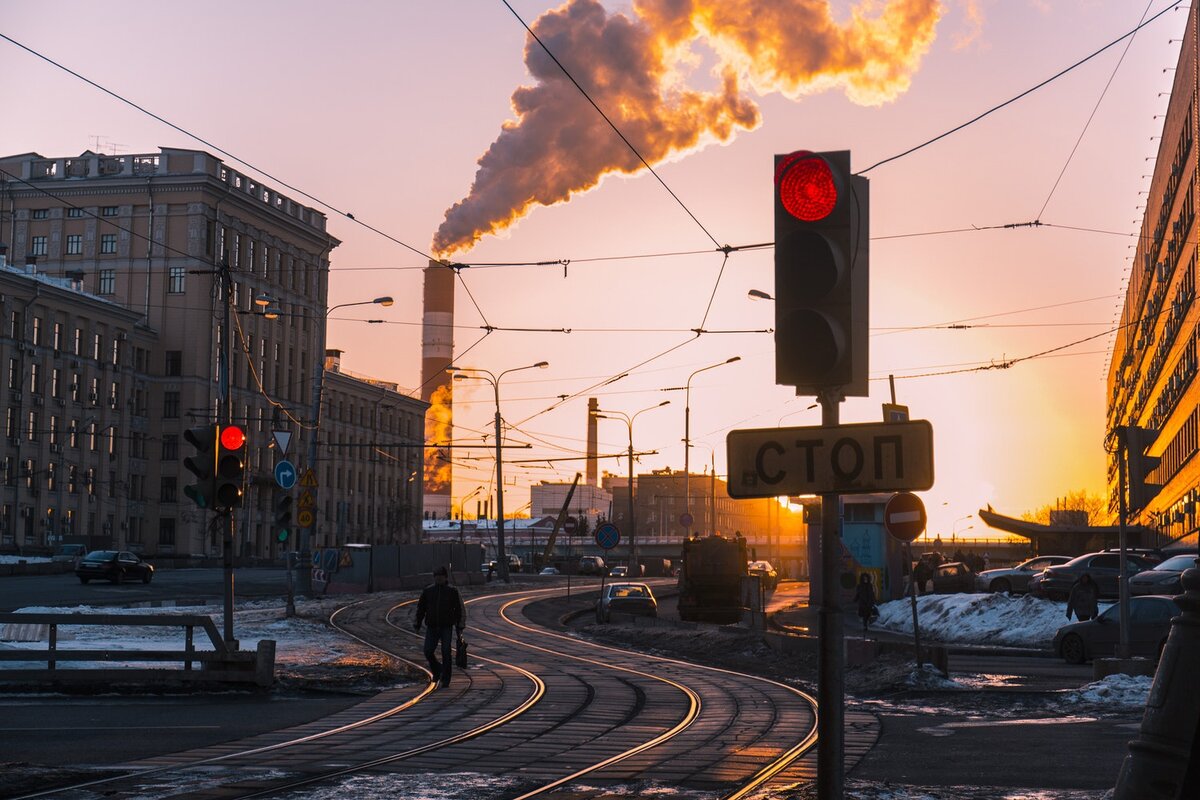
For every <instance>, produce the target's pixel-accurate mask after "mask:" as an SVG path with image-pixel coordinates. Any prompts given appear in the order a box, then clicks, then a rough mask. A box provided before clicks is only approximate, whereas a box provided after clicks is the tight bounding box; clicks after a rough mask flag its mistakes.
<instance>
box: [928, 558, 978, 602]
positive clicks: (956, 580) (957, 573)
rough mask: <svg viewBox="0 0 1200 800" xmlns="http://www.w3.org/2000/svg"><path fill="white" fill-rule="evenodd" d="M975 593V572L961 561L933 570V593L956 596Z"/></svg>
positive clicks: (940, 565) (942, 565) (939, 566)
mask: <svg viewBox="0 0 1200 800" xmlns="http://www.w3.org/2000/svg"><path fill="white" fill-rule="evenodd" d="M973 591H975V572H974V570H972V569H971V568H970V567H968V566H967V565H966V564H964V563H962V562H961V561H951V562H950V563H948V564H939V565H938V566H937V567H936V568H934V570H933V593H934V594H955V593H957V592H973Z"/></svg>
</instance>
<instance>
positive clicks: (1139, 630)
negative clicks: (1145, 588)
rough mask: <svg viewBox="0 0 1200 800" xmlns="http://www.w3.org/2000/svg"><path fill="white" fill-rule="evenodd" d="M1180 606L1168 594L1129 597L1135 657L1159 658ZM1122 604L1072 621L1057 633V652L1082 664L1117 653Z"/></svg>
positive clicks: (1130, 635) (1055, 639)
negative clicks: (1081, 619)
mask: <svg viewBox="0 0 1200 800" xmlns="http://www.w3.org/2000/svg"><path fill="white" fill-rule="evenodd" d="M1178 614H1179V606H1177V605H1175V601H1174V600H1173V599H1172V598H1170V597H1168V596H1167V595H1159V594H1150V595H1143V596H1141V597H1131V598H1129V651H1130V654H1131V655H1134V656H1144V657H1145V658H1153V659H1157V658H1158V657H1159V655H1161V654H1162V649H1163V646H1164V645H1165V644H1166V643H1167V634H1169V633H1170V632H1171V618H1172V617H1174V616H1177V615H1178ZM1120 618H1121V607H1120V605H1112V606H1109V607H1108V608H1107V609H1105V610H1104V612H1103V613H1101V614H1100V616H1098V617H1096V618H1094V619H1089V620H1087V621H1086V622H1073V623H1071V624H1070V625H1064V626H1063V627H1061V628H1059V629H1058V633H1056V634H1055V635H1054V653H1055V655H1057V656H1059V657H1061V658H1062V659H1064V660H1065V661H1066V662H1067V663H1069V664H1082V663H1084V662H1085V661H1090V660H1092V659H1094V658H1098V657H1104V656H1111V655H1113V654H1114V653H1116V650H1117V642H1118V640H1119V639H1120V636H1121V625H1120Z"/></svg>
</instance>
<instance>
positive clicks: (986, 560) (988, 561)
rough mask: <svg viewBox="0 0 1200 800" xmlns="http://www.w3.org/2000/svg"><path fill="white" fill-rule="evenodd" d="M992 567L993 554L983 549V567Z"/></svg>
mask: <svg viewBox="0 0 1200 800" xmlns="http://www.w3.org/2000/svg"><path fill="white" fill-rule="evenodd" d="M991 567H992V554H991V553H990V552H989V551H987V550H984V551H983V568H984V569H991Z"/></svg>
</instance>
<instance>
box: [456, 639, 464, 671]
mask: <svg viewBox="0 0 1200 800" xmlns="http://www.w3.org/2000/svg"><path fill="white" fill-rule="evenodd" d="M454 665H455V666H456V667H458V668H459V669H466V668H467V640H466V639H464V638H463V637H462V636H459V637H458V646H457V647H455V648H454Z"/></svg>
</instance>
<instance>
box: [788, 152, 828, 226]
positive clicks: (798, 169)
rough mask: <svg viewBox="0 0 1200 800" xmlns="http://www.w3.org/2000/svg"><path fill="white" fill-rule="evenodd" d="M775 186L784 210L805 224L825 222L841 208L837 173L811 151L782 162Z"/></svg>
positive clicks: (792, 155) (796, 153) (796, 154)
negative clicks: (838, 206) (838, 205)
mask: <svg viewBox="0 0 1200 800" xmlns="http://www.w3.org/2000/svg"><path fill="white" fill-rule="evenodd" d="M775 186H776V191H777V192H778V193H779V202H780V203H781V204H782V205H783V207H784V209H786V210H787V212H788V213H789V214H791V215H792V216H793V217H795V218H796V219H799V220H803V221H804V222H818V221H820V220H823V219H825V218H826V217H828V216H829V215H830V214H832V213H833V210H834V208H836V207H837V202H838V187H837V182H836V181H835V179H834V177H833V170H831V169H830V168H829V164H827V163H826V162H825V159H823V158H821V157H820V156H816V155H813V154H812V153H811V152H809V151H808V150H798V151H797V152H795V153H791V154H790V155H788V156H786V157H785V158H783V159H782V160H781V161H780V162H779V165H778V166H777V167H776V169H775Z"/></svg>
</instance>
